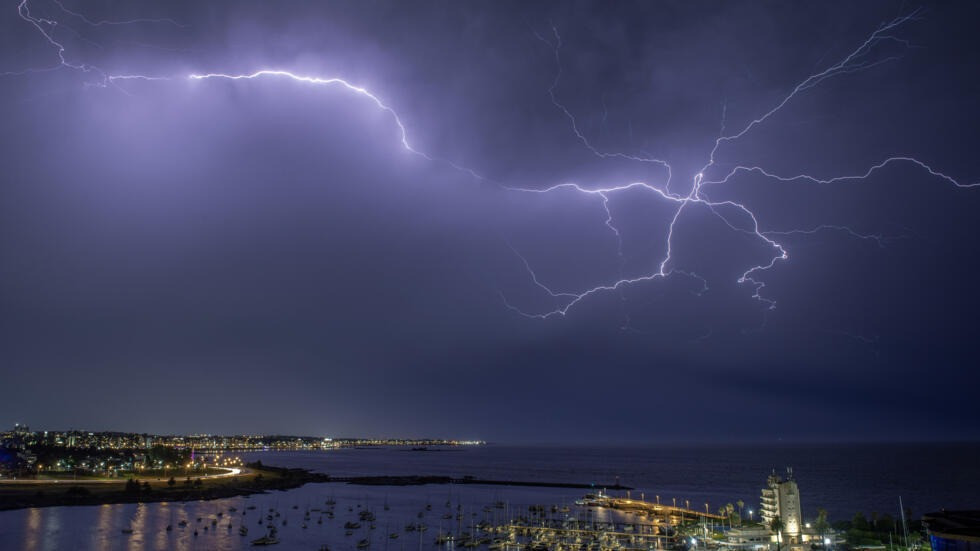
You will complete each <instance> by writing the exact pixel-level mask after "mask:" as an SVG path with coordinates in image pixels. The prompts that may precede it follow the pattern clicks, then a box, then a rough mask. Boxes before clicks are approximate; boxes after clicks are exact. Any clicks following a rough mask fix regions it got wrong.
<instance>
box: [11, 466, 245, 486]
mask: <svg viewBox="0 0 980 551" xmlns="http://www.w3.org/2000/svg"><path fill="white" fill-rule="evenodd" d="M224 470H225V471H227V472H224V473H221V474H211V475H204V476H192V477H190V478H191V480H197V479H201V480H213V479H216V478H229V477H234V476H239V475H243V474H248V473H249V470H248V469H240V468H224ZM174 478H175V479H176V478H177V474H176V473H175V474H174ZM182 478H186V477H182ZM126 480H128V478H93V479H82V480H77V479H72V478H49V479H40V480H38V479H27V478H0V484H10V485H16V484H66V483H67V484H122V483H125V482H126ZM137 480H139V481H140V482H159V483H162V484H166V483H167V481H168V480H170V477H166V478H160V477H158V478H139V477H137Z"/></svg>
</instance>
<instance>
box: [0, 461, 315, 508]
mask: <svg viewBox="0 0 980 551" xmlns="http://www.w3.org/2000/svg"><path fill="white" fill-rule="evenodd" d="M329 479H330V477H329V476H327V475H324V474H318V473H314V472H311V471H308V470H306V469H287V468H280V467H268V466H259V465H250V466H249V467H248V470H247V471H245V472H243V473H241V474H237V475H234V476H218V477H205V478H200V479H195V480H200V481H201V484H200V486H194V485H187V484H184V483H183V482H181V483H178V484H176V485H175V486H173V487H166V486H164V487H161V486H160V485H159V484H157V486H151V487H150V489H149V490H146V489H144V488H142V487H140V489H139V490H137V491H133V490H129V491H127V489H126V486H127V484H126V483H127V481H128V480H129V479H122V480H119V481H111V482H110V481H105V480H90V481H81V480H63V481H46V482H44V483H37V482H35V481H24V483H23V484H17V483H16V482H9V483H7V484H4V485H0V511H14V510H17V509H30V508H34V507H63V506H65V507H71V506H76V505H112V504H117V503H160V502H172V501H181V502H184V501H198V500H214V499H224V498H229V497H237V496H250V495H254V494H261V493H266V492H268V491H270V490H292V489H294V488H299V487H300V486H303V485H305V484H308V483H311V482H328V481H329ZM137 480H138V481H139V482H140V483H141V484H142V483H143V480H139V479H137Z"/></svg>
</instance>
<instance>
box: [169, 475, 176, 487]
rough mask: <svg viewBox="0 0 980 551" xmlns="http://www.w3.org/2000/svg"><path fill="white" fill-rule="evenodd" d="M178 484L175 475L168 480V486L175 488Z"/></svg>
mask: <svg viewBox="0 0 980 551" xmlns="http://www.w3.org/2000/svg"><path fill="white" fill-rule="evenodd" d="M176 485H177V481H176V480H174V477H172V476H171V477H170V480H168V481H167V486H170V487H171V488H173V487H174V486H176Z"/></svg>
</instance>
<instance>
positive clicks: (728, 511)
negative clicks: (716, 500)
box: [725, 503, 735, 528]
mask: <svg viewBox="0 0 980 551" xmlns="http://www.w3.org/2000/svg"><path fill="white" fill-rule="evenodd" d="M734 515H735V506H734V505H732V504H731V503H727V504H725V516H726V517H728V527H729V528H731V527H732V516H734Z"/></svg>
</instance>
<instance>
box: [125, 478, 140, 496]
mask: <svg viewBox="0 0 980 551" xmlns="http://www.w3.org/2000/svg"><path fill="white" fill-rule="evenodd" d="M139 491H140V483H139V481H138V480H136V479H135V478H130V479H129V480H127V481H126V493H127V494H138V493H139Z"/></svg>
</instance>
